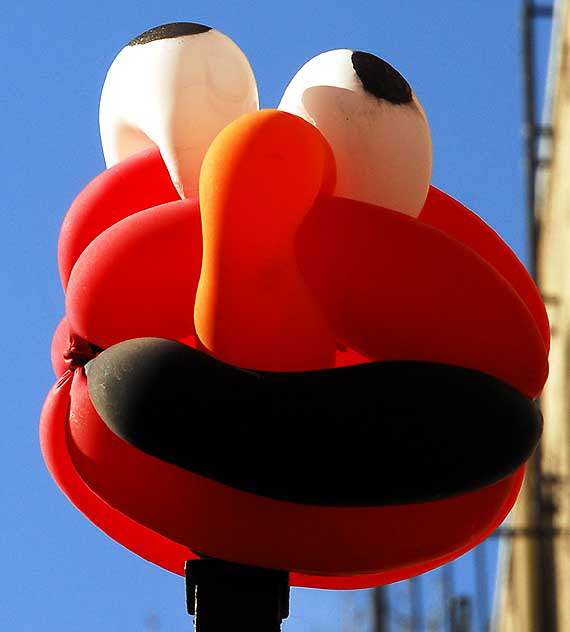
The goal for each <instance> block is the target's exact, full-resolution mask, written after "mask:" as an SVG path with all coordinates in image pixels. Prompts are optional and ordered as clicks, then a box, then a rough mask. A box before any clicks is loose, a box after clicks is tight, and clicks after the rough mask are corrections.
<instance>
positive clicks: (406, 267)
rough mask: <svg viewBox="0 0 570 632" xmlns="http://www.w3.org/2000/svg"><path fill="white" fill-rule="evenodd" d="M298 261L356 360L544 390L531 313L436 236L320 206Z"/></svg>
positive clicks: (339, 204)
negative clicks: (455, 370) (438, 367)
mask: <svg viewBox="0 0 570 632" xmlns="http://www.w3.org/2000/svg"><path fill="white" fill-rule="evenodd" d="M297 252H298V257H299V259H298V260H299V265H300V269H301V273H302V274H303V275H304V278H305V279H306V280H307V282H308V284H309V286H310V287H311V289H312V290H313V292H314V295H315V296H316V297H317V299H318V301H319V303H320V305H321V308H322V310H323V312H324V313H325V315H326V317H327V319H328V322H329V323H330V325H331V328H332V331H333V333H334V334H335V336H336V338H337V340H340V341H341V342H342V343H344V344H346V345H347V346H349V347H351V348H354V349H356V350H357V351H358V352H360V353H361V354H363V355H365V356H367V357H369V358H371V359H373V360H380V359H382V360H419V361H427V362H440V363H446V364H453V365H457V366H463V367H466V368H471V369H477V370H479V371H482V372H484V373H488V374H489V375H492V376H494V377H496V378H499V379H501V380H503V381H505V382H507V383H509V384H511V385H512V386H514V387H515V388H517V389H518V390H519V391H521V392H522V393H524V394H526V395H527V396H529V397H535V396H536V395H538V393H539V392H540V391H541V389H542V387H543V385H544V382H545V380H546V375H547V371H548V354H547V350H546V347H545V344H544V341H543V338H542V336H541V332H540V329H539V326H538V325H537V322H536V321H535V319H534V318H533V316H532V314H531V312H530V311H529V309H528V308H527V306H526V305H525V303H524V302H523V301H522V300H521V298H520V296H519V294H518V293H517V292H516V291H515V290H514V289H513V287H512V286H511V285H510V284H509V283H508V282H507V280H506V279H505V277H503V276H502V275H501V274H500V273H499V272H497V271H496V270H495V268H493V267H492V266H491V265H489V264H488V263H487V262H486V261H485V259H483V258H482V257H480V256H479V255H477V254H476V253H475V252H474V251H473V250H471V249H470V248H468V247H465V246H464V245H462V244H461V243H460V242H458V241H457V240H456V239H454V238H451V237H448V236H447V235H446V234H445V233H443V232H442V231H440V230H438V229H436V228H433V227H431V226H428V225H427V224H425V223H422V222H418V221H417V220H415V219H414V218H410V217H408V216H407V215H404V214H402V213H398V212H396V211H392V210H389V209H383V208H380V207H378V206H373V205H371V204H365V203H364V202H356V201H355V200H347V199H343V198H335V197H322V198H320V199H319V200H317V202H316V203H315V205H314V206H313V208H312V209H311V211H310V212H309V213H308V214H307V217H306V218H305V222H304V224H303V226H302V227H301V231H300V234H299V238H298V241H297ZM317 253H318V254H317ZM513 256H514V255H513Z"/></svg>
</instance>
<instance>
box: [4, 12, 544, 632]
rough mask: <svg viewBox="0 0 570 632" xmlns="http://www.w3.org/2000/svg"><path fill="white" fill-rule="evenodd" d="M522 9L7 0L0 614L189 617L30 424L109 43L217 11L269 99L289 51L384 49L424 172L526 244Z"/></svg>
mask: <svg viewBox="0 0 570 632" xmlns="http://www.w3.org/2000/svg"><path fill="white" fill-rule="evenodd" d="M519 13H520V2H519V0H501V2H493V3H483V2H473V1H468V0H437V2H425V1H424V0H416V1H415V2H414V1H412V0H403V1H399V2H395V1H392V2H387V1H382V0H376V1H375V2H358V1H355V2H350V3H349V2H343V3H341V2H331V1H325V0H312V1H307V0H304V1H300V0H287V1H284V2H265V3H258V4H256V3H253V2H238V1H236V0H232V1H230V0H226V1H224V2H221V1H217V0H210V2H208V3H205V2H204V3H197V2H182V1H175V0H171V1H169V0H164V1H163V2H151V1H150V0H121V1H120V2H116V0H115V1H111V0H100V1H99V2H97V3H80V2H71V1H70V0H66V1H63V0H59V1H58V0H55V1H54V2H51V3H47V2H46V3H43V2H38V1H37V0H22V1H21V2H20V3H18V4H16V3H4V4H3V6H2V8H1V9H0V17H1V21H2V25H3V35H2V38H0V56H1V58H2V60H3V61H2V66H1V68H0V73H1V76H2V86H3V89H2V91H1V93H0V111H1V113H2V116H1V118H0V126H1V138H2V142H1V143H0V166H1V169H2V174H3V177H2V187H3V196H2V198H1V201H0V209H1V214H0V222H1V231H0V238H1V239H2V244H1V248H0V263H1V265H0V275H1V286H2V288H3V295H4V297H5V298H4V303H3V309H2V310H1V311H0V323H1V327H2V331H3V332H4V335H3V337H2V341H1V349H2V355H3V357H4V372H3V376H2V380H0V395H1V397H0V401H1V402H2V416H1V418H2V425H3V432H2V442H1V444H0V445H1V446H2V451H3V455H2V458H1V459H0V474H1V480H2V485H1V486H0V506H1V507H2V514H1V516H2V518H1V523H0V547H1V550H2V573H1V574H0V577H1V578H0V595H1V597H0V629H5V630H14V631H17V632H20V631H21V632H27V631H36V630H40V629H41V630H58V632H76V631H78V630H81V631H82V632H91V631H92V630H93V631H94V630H122V631H127V632H130V631H136V630H144V629H145V625H144V621H145V618H147V617H149V616H151V615H152V614H153V613H154V615H155V616H156V617H158V619H159V620H160V625H161V627H160V628H155V629H161V630H167V631H169V632H170V631H176V630H188V629H191V620H190V619H189V618H188V617H187V615H186V614H185V612H184V608H183V582H182V581H181V580H180V578H178V577H175V576H173V575H170V574H168V573H167V572H166V571H163V570H161V569H159V568H157V567H154V566H152V565H150V564H148V563H147V562H144V561H143V560H140V559H139V558H137V557H136V556H134V555H133V554H131V553H129V552H128V551H126V550H125V549H123V548H122V547H120V546H119V545H117V544H115V543H114V542H113V541H111V540H110V539H109V538H107V537H106V536H105V535H103V534H102V533H100V532H99V531H98V530H97V529H96V528H95V527H93V526H92V525H91V524H90V523H89V522H88V521H87V520H86V519H85V518H84V517H83V516H82V515H81V514H80V513H79V512H78V511H76V510H75V509H74V508H73V507H72V506H71V504H70V503H69V502H68V501H67V500H66V499H65V498H64V497H63V495H62V494H61V493H60V492H59V490H58V489H57V488H56V486H55V485H54V483H53V482H52V480H51V478H50V477H49V474H48V473H47V470H46V469H45V467H44V464H43V461H42V458H41V455H40V452H39V445H38V438H37V425H38V417H39V411H40V408H41V404H42V401H43V398H44V396H45V394H46V392H47V391H48V389H49V388H50V385H51V383H52V382H53V380H54V378H53V373H52V370H51V367H50V363H49V346H50V341H51V335H52V330H53V328H54V326H55V325H56V323H57V322H58V320H59V318H60V317H61V315H62V311H63V295H62V291H61V289H60V285H59V280H58V275H57V267H56V243H57V235H58V231H59V226H60V224H61V221H62V218H63V215H64V213H65V211H66V209H67V207H68V205H69V203H70V202H71V201H72V199H73V197H74V196H75V195H76V194H77V193H78V192H79V191H80V190H81V189H82V188H83V187H84V186H85V185H86V184H87V183H88V182H89V180H90V179H91V178H93V177H94V176H95V175H96V174H97V173H98V172H99V171H101V170H102V169H103V166H104V164H103V158H102V153H101V149H100V142H99V132H98V123H97V111H98V103H99V94H100V90H101V87H102V84H103V80H104V77H105V73H106V71H107V68H108V66H109V65H110V63H111V61H112V60H113V58H114V56H115V54H116V53H117V52H118V51H119V49H120V48H121V47H122V45H124V44H125V43H126V42H128V41H129V40H130V39H131V38H132V37H134V36H135V35H137V34H139V33H140V32H142V31H144V30H146V29H147V28H150V27H151V26H155V25H157V24H161V23H165V22H172V21H192V22H201V23H205V24H209V25H211V26H214V27H216V28H218V29H219V30H221V31H223V32H225V33H226V34H227V35H229V36H230V37H232V38H233V39H234V40H235V41H236V42H237V43H238V45H240V47H241V48H242V49H243V50H244V52H245V53H246V54H247V55H248V57H249V59H250V62H251V65H252V67H253V69H254V72H255V73H256V76H257V80H258V86H259V92H260V99H261V105H262V106H263V107H273V106H276V105H277V103H278V101H279V98H280V95H281V92H282V91H283V89H284V87H285V86H286V84H287V82H288V81H289V79H290V78H291V76H292V75H293V74H294V72H295V71H296V70H297V69H298V67H299V66H300V65H302V64H303V63H304V62H305V61H306V60H308V59H309V58H310V57H312V56H314V55H315V54H317V53H319V52H322V51H324V50H328V49H331V48H354V49H360V50H365V51H370V52H373V53H375V54H377V55H379V56H380V57H383V58H385V59H387V60H388V61H389V62H390V63H392V65H394V66H395V67H396V68H398V69H399V70H400V71H401V72H402V74H404V75H405V76H406V77H407V78H408V80H409V81H410V83H411V84H412V86H413V87H414V89H415V91H416V93H417V94H418V96H419V98H420V100H421V101H422V103H423V106H424V108H425V110H426V113H427V115H428V118H429V120H430V124H431V131H432V139H433V146H434V172H433V183H434V184H435V185H436V186H438V187H440V188H442V189H444V190H445V191H446V192H448V193H449V194H451V195H453V196H454V197H456V198H458V199H459V200H461V201H462V202H463V203H464V204H466V205H467V206H469V207H470V208H472V209H473V210H475V211H476V212H478V213H479V214H480V215H481V217H483V219H485V220H486V221H487V222H488V223H489V224H490V225H491V226H493V227H494V228H495V230H497V231H498V232H499V233H500V234H501V235H502V237H503V238H504V239H505V241H507V242H508V243H509V244H510V245H511V247H512V248H513V249H514V250H515V251H516V252H517V253H518V254H519V256H520V257H521V258H524V256H525V231H526V228H525V223H524V216H525V210H524V197H523V191H524V189H523V159H522V153H521V148H522V140H521V128H522V114H521V104H522V98H521V92H522V88H521V80H520V59H519V51H520V36H519ZM545 33H546V31H544V33H543V40H545ZM545 49H546V47H545V46H544V44H543V45H542V47H541V59H542V61H544V51H545ZM345 605H346V604H345ZM345 605H344V606H343V601H342V596H341V595H338V594H335V593H326V592H319V591H310V590H298V591H295V593H294V595H293V614H292V617H291V618H290V619H289V621H288V622H287V624H286V627H285V630H288V631H289V632H294V631H301V630H307V631H311V632H318V631H319V630H325V629H327V630H340V623H341V618H342V609H343V607H345Z"/></svg>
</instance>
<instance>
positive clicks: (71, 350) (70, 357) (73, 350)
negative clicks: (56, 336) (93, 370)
mask: <svg viewBox="0 0 570 632" xmlns="http://www.w3.org/2000/svg"><path fill="white" fill-rule="evenodd" d="M99 351H101V349H99V347H96V346H95V345H92V344H90V343H89V342H87V340H83V338H81V337H80V336H78V335H77V334H70V336H69V346H68V347H67V349H66V351H65V352H64V354H63V358H64V360H65V363H66V364H67V367H68V368H69V369H70V370H71V371H74V370H75V369H78V368H80V367H82V366H85V365H86V364H87V363H88V362H89V360H92V359H93V358H94V357H95V356H96V355H97V353H99Z"/></svg>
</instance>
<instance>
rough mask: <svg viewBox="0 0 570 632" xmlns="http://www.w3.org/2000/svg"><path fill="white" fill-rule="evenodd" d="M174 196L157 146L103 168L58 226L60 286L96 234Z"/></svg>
mask: <svg viewBox="0 0 570 632" xmlns="http://www.w3.org/2000/svg"><path fill="white" fill-rule="evenodd" d="M178 199H179V196H178V193H177V192H176V189H175V188H174V186H173V184H172V182H171V180H170V177H169V175H168V171H167V170H166V167H165V166H164V162H163V161H162V157H161V156H160V153H159V151H158V149H157V148H151V149H145V150H143V151H141V152H139V153H137V154H135V155H133V156H131V157H130V158H129V159H128V160H125V161H124V162H122V163H120V164H119V165H115V166H114V167H111V168H110V169H107V170H105V171H103V172H102V173H101V174H100V175H98V176H97V177H96V178H95V179H94V180H93V181H92V182H91V183H90V184H88V185H87V186H86V187H85V189H83V191H82V192H81V193H80V194H79V195H78V196H77V197H76V198H75V200H74V201H73V204H72V205H71V207H70V209H69V211H68V212H67V215H66V216H65V219H64V220H63V224H62V226H61V231H60V234H59V243H58V261H59V272H60V276H61V282H62V284H63V287H64V289H65V288H66V287H67V281H68V280H69V275H70V274H71V270H72V269H73V266H74V265H75V262H76V261H77V259H78V257H79V255H80V254H81V253H82V252H83V251H84V250H85V248H86V247H87V245H88V244H89V243H91V242H92V241H93V239H95V237H97V235H99V234H100V233H102V232H103V231H104V230H105V229H107V228H109V226H112V225H113V224H115V223H117V222H118V221H119V220H121V219H123V218H125V217H128V216H129V215H132V214H133V213H137V212H138V211H142V210H144V209H148V208H151V207H153V206H158V205H159V204H165V203H166V202H173V201H175V200H178Z"/></svg>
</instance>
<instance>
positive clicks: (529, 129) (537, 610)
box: [522, 0, 557, 632]
mask: <svg viewBox="0 0 570 632" xmlns="http://www.w3.org/2000/svg"><path fill="white" fill-rule="evenodd" d="M552 14H553V8H552V5H536V4H535V3H534V0H523V8H522V44H523V50H522V53H523V85H524V134H525V146H526V147H525V150H526V151H525V154H526V190H527V212H528V224H529V269H530V272H531V274H532V276H533V277H534V279H535V280H536V281H537V282H538V275H537V245H538V239H539V230H540V224H539V222H538V221H537V218H536V202H537V200H536V174H537V170H538V167H539V165H540V161H539V158H538V141H539V139H540V136H541V135H542V134H543V133H549V134H552V130H551V129H547V130H543V128H542V127H541V126H540V125H539V124H538V123H537V120H536V85H535V76H536V72H535V30H534V21H535V19H536V18H550V17H552ZM529 474H530V481H531V484H532V487H533V489H532V494H533V506H532V511H533V513H534V516H533V523H534V524H533V525H532V526H533V527H534V528H535V529H537V532H538V534H539V535H538V540H537V543H536V547H535V556H536V558H535V559H536V570H537V573H536V577H535V583H534V591H533V592H534V594H535V601H534V604H533V606H534V607H533V609H532V612H533V617H534V619H535V621H534V625H535V626H537V629H540V631H541V632H556V630H557V620H556V618H557V614H556V606H557V604H556V591H555V571H554V545H553V540H552V537H549V536H548V535H546V534H547V533H551V532H552V525H553V516H552V513H553V512H552V510H551V507H552V503H551V502H549V500H550V499H549V498H548V495H547V494H546V493H545V489H544V474H543V471H542V450H541V446H540V444H539V445H538V447H537V449H536V451H535V453H534V456H533V458H532V460H531V462H530V464H529Z"/></svg>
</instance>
